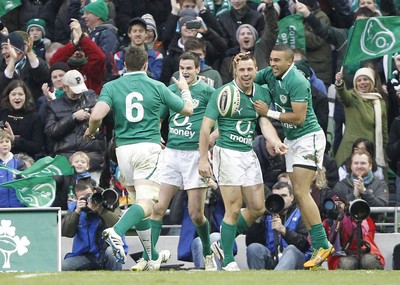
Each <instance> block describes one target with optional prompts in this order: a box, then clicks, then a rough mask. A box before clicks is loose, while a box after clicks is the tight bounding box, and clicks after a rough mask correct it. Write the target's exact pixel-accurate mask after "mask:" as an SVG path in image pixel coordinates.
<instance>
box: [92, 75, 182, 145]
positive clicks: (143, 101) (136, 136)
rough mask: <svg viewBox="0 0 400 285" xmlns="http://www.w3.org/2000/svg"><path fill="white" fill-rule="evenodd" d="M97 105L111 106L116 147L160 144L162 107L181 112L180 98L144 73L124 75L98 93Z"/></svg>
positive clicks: (107, 84)
mask: <svg viewBox="0 0 400 285" xmlns="http://www.w3.org/2000/svg"><path fill="white" fill-rule="evenodd" d="M99 101H100V102H105V103H106V104H108V105H109V106H110V108H111V109H112V111H113V116H114V129H115V138H116V139H115V143H116V144H117V146H121V145H127V144H135V143H141V142H154V143H160V140H161V134H160V116H159V115H160V108H161V106H162V105H163V104H165V105H167V106H168V107H169V108H170V109H172V110H174V111H176V112H180V111H182V109H183V107H184V106H185V105H184V104H185V103H184V102H183V101H182V99H181V98H180V97H179V96H177V95H176V94H175V93H173V92H172V91H171V90H169V89H168V88H167V87H166V86H165V85H164V84H163V83H161V82H159V81H156V80H154V79H151V78H149V77H148V76H147V75H146V73H145V72H144V71H137V72H129V73H125V74H124V76H122V77H120V78H118V79H116V80H113V81H110V82H108V83H106V84H105V85H104V86H103V89H102V90H101V93H100V97H99Z"/></svg>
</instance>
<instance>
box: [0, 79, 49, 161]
mask: <svg viewBox="0 0 400 285" xmlns="http://www.w3.org/2000/svg"><path fill="white" fill-rule="evenodd" d="M0 106H1V110H0V121H2V122H4V125H5V126H4V129H3V130H4V131H6V132H7V133H8V134H9V135H10V138H11V143H12V148H11V151H12V153H14V154H17V153H27V154H29V155H30V156H31V157H34V158H35V159H38V158H40V157H41V156H43V155H44V149H43V142H44V135H43V125H42V122H41V120H40V117H39V114H38V113H37V112H36V109H35V105H34V104H33V100H32V94H31V91H30V90H29V88H28V86H27V84H26V83H25V82H24V81H22V80H13V81H11V82H10V84H8V85H7V87H6V88H5V89H4V90H3V94H2V99H1V103H0Z"/></svg>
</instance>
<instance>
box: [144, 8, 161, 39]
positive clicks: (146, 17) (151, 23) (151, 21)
mask: <svg viewBox="0 0 400 285" xmlns="http://www.w3.org/2000/svg"><path fill="white" fill-rule="evenodd" d="M142 19H143V20H145V22H146V24H147V29H152V30H153V31H154V35H155V37H154V40H156V39H157V38H158V33H157V25H156V21H154V18H153V16H152V15H151V14H144V15H143V16H142Z"/></svg>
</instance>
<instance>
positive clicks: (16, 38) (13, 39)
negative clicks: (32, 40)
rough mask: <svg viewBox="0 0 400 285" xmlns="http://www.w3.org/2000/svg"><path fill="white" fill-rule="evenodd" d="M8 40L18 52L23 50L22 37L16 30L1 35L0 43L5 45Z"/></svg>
mask: <svg viewBox="0 0 400 285" xmlns="http://www.w3.org/2000/svg"><path fill="white" fill-rule="evenodd" d="M8 40H10V44H11V46H12V47H13V48H14V49H15V50H17V51H19V52H20V53H24V52H25V43H24V39H23V38H22V37H21V35H20V34H19V33H18V32H17V31H15V32H12V33H10V34H9V35H8V36H5V37H3V40H2V42H1V45H2V46H3V45H6V44H7V43H8Z"/></svg>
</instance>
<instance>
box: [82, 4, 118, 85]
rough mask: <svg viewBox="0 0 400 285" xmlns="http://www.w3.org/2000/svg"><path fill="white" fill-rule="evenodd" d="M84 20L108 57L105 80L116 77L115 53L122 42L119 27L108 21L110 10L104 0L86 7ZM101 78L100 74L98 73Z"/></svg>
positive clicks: (92, 36) (93, 38) (91, 36)
mask: <svg viewBox="0 0 400 285" xmlns="http://www.w3.org/2000/svg"><path fill="white" fill-rule="evenodd" d="M82 18H83V20H84V21H85V23H86V27H87V28H88V29H89V31H90V33H89V37H90V38H91V39H92V41H94V42H95V43H96V44H97V46H98V47H99V48H100V49H101V50H102V51H103V53H104V55H105V57H106V72H105V74H104V78H103V79H104V82H108V81H110V80H112V79H115V78H116V77H117V76H118V70H117V68H116V66H115V61H114V54H115V53H116V52H117V51H119V48H120V43H119V40H118V37H117V31H118V30H117V28H116V27H115V26H114V25H112V24H110V23H106V21H107V20H108V19H109V10H108V7H107V4H106V3H105V2H104V0H97V1H95V2H91V3H89V4H88V5H86V6H85V8H84V14H83V17H82ZM97 76H98V77H99V78H100V76H99V75H97Z"/></svg>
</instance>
